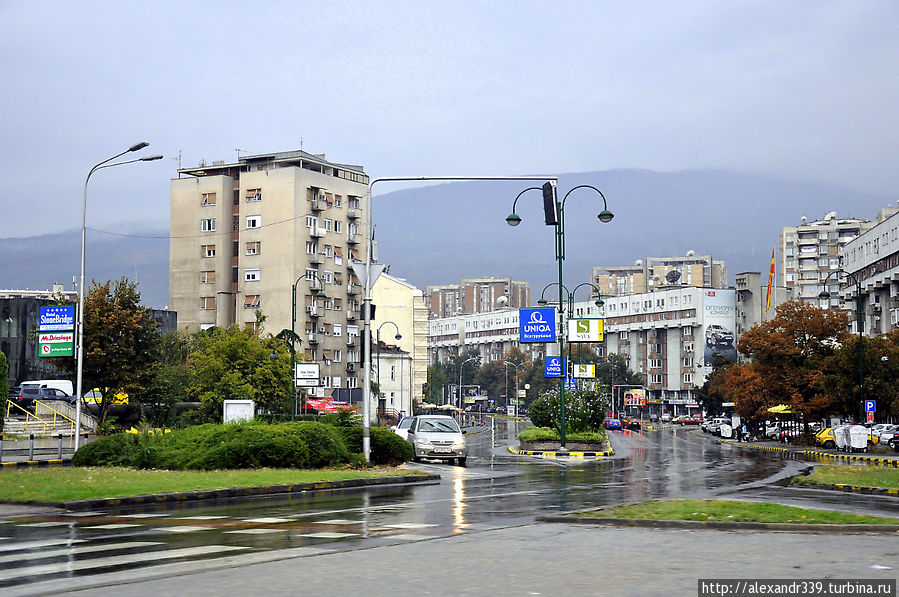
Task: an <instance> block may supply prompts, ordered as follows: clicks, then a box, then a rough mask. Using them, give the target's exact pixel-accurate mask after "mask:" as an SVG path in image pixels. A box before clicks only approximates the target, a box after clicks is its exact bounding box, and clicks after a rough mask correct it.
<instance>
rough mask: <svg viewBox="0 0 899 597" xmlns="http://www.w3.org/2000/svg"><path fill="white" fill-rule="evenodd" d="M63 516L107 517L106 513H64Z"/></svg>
mask: <svg viewBox="0 0 899 597" xmlns="http://www.w3.org/2000/svg"><path fill="white" fill-rule="evenodd" d="M63 516H75V517H82V516H108V515H107V514H106V512H66V513H65V514H63Z"/></svg>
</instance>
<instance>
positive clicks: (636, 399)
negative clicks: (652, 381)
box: [624, 388, 646, 407]
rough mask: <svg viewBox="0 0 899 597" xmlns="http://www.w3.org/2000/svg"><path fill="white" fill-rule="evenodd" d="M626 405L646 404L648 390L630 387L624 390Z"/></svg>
mask: <svg viewBox="0 0 899 597" xmlns="http://www.w3.org/2000/svg"><path fill="white" fill-rule="evenodd" d="M624 405H625V406H641V407H642V406H646V390H645V389H643V388H630V389H628V390H626V391H625V392H624Z"/></svg>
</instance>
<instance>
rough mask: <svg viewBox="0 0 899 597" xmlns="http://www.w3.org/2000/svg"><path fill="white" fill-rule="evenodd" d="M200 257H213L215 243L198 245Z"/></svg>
mask: <svg viewBox="0 0 899 597" xmlns="http://www.w3.org/2000/svg"><path fill="white" fill-rule="evenodd" d="M200 255H201V256H202V257H215V245H203V246H202V247H200Z"/></svg>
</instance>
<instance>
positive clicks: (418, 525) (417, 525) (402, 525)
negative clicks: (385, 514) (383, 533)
mask: <svg viewBox="0 0 899 597" xmlns="http://www.w3.org/2000/svg"><path fill="white" fill-rule="evenodd" d="M436 526H437V525H436V524H427V523H424V522H398V523H396V524H385V525H384V528H388V529H427V528H430V527H436Z"/></svg>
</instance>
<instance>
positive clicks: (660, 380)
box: [649, 374, 664, 384]
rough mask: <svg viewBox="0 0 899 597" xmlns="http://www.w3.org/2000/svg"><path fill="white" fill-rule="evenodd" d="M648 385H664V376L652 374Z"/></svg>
mask: <svg viewBox="0 0 899 597" xmlns="http://www.w3.org/2000/svg"><path fill="white" fill-rule="evenodd" d="M649 383H651V384H661V383H664V376H663V375H659V374H654V375H650V376H649Z"/></svg>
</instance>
